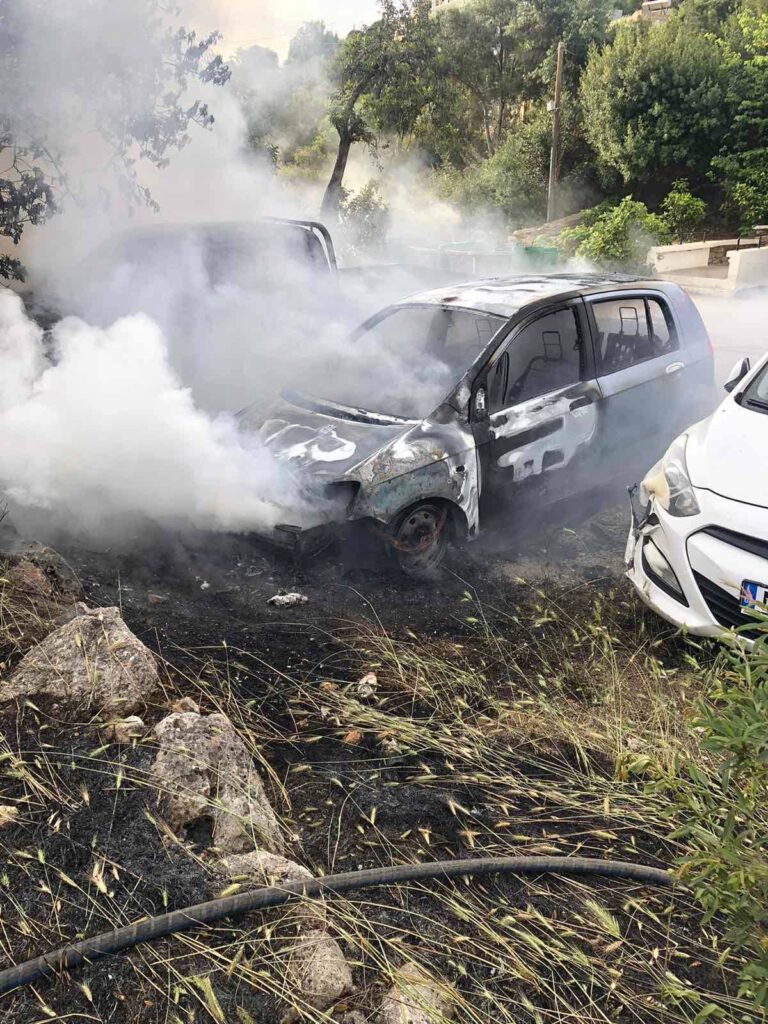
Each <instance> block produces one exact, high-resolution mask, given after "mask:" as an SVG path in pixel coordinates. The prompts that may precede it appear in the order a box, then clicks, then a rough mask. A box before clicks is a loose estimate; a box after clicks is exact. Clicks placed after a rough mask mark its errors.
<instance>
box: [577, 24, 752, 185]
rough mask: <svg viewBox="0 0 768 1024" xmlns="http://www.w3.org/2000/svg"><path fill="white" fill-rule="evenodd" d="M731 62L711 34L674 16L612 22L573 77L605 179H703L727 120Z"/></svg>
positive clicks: (653, 181)
mask: <svg viewBox="0 0 768 1024" xmlns="http://www.w3.org/2000/svg"><path fill="white" fill-rule="evenodd" d="M732 64H733V61H732V59H731V58H730V57H729V55H728V53H726V52H725V51H724V49H723V47H722V46H721V45H720V43H719V42H718V40H717V39H715V38H714V37H712V36H709V35H705V34H704V33H702V32H701V31H699V30H698V29H697V28H695V27H694V26H692V25H690V24H689V23H688V22H687V21H686V20H684V19H682V18H680V17H672V18H670V19H669V20H668V21H666V22H664V23H663V24H661V25H650V26H649V25H647V24H636V23H633V24H630V25H626V26H622V27H620V28H619V30H618V31H617V33H616V39H615V41H614V42H613V44H612V45H610V46H608V47H606V48H605V49H604V50H603V51H602V52H600V53H598V52H594V53H593V55H592V58H591V59H590V62H589V64H588V65H587V68H586V70H585V72H584V76H583V78H582V84H581V102H582V104H583V107H584V122H585V125H586V127H587V137H588V139H589V141H590V143H591V145H592V146H593V148H594V150H595V153H596V154H597V158H598V161H599V164H600V166H601V169H602V171H603V176H604V180H605V181H606V183H608V184H610V183H612V182H613V181H615V180H617V179H618V180H620V181H622V182H623V183H625V184H628V185H631V186H637V185H641V186H645V187H646V188H648V187H649V186H654V185H655V184H656V183H658V182H659V181H662V182H663V181H673V180H675V179H676V178H678V177H681V176H683V175H686V174H687V175H690V176H691V177H695V178H696V179H698V181H699V182H702V181H705V180H706V177H707V172H708V170H709V167H710V164H711V161H712V159H713V158H714V157H715V156H716V155H717V154H718V153H719V152H720V150H721V148H722V145H723V139H724V138H725V137H726V136H727V133H728V131H729V129H730V127H731V124H732V120H733V115H734V109H733V107H734V104H733V97H732V94H731V91H730V76H731V74H732Z"/></svg>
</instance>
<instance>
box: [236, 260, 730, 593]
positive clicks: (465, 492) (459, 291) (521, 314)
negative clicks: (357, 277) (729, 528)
mask: <svg viewBox="0 0 768 1024" xmlns="http://www.w3.org/2000/svg"><path fill="white" fill-rule="evenodd" d="M349 352H350V357H349V359H348V360H346V361H345V362H343V363H342V362H340V365H339V367H338V373H337V376H338V382H337V384H336V385H335V386H334V387H333V388H330V389H329V388H327V387H326V388H325V390H326V391H328V392H329V393H327V394H322V395H321V394H315V395H307V394H300V393H295V392H294V393H291V392H286V393H284V394H283V397H282V401H281V402H280V403H279V404H278V405H276V406H275V407H274V408H273V409H272V410H271V412H270V414H269V415H268V417H267V418H266V419H264V417H263V416H262V415H261V414H260V413H259V412H258V410H257V408H256V407H252V408H250V409H246V410H244V411H243V413H241V425H242V426H243V427H244V428H246V429H251V430H258V432H259V435H260V437H261V439H262V441H263V442H264V443H265V444H266V445H267V446H268V447H269V448H270V449H271V450H272V451H273V453H274V454H275V455H276V457H277V458H278V459H280V460H284V461H286V462H288V463H291V464H293V465H294V466H295V467H296V468H297V470H299V471H300V472H301V473H302V474H305V475H306V478H307V479H308V480H309V479H311V480H312V481H313V482H314V485H315V486H316V487H317V485H318V484H319V485H321V487H322V489H323V493H324V495H325V496H326V497H327V498H328V499H329V500H328V502H327V503H326V502H318V506H317V507H318V512H317V520H318V521H316V522H311V523H308V522H295V523H290V522H288V523H285V524H283V525H280V526H278V527H277V529H276V530H275V531H274V533H273V534H272V535H271V539H273V540H278V541H281V542H282V543H285V544H288V545H292V546H295V547H297V548H301V547H302V546H303V545H304V544H307V543H312V542H313V541H314V539H315V538H316V537H317V536H318V534H319V535H321V536H324V535H326V534H327V533H328V532H329V531H337V530H339V528H340V527H342V526H343V524H349V523H353V522H366V523H368V524H369V525H371V526H373V527H374V528H375V529H377V530H378V531H380V532H381V534H382V535H383V536H384V537H385V539H386V540H387V542H388V544H389V546H390V548H391V550H392V552H393V553H394V555H395V557H396V558H397V560H398V562H399V563H400V565H401V567H402V568H403V569H404V570H405V571H406V572H407V573H409V574H412V575H417V576H418V575H428V574H429V573H431V572H432V571H434V569H435V568H436V567H437V566H438V565H439V564H440V562H441V561H442V559H443V557H444V555H445V552H446V548H447V546H448V544H449V543H450V542H451V541H455V542H462V541H464V540H471V539H473V538H475V537H477V535H478V533H479V531H480V528H481V525H482V524H483V521H484V516H485V510H486V508H487V507H488V506H489V505H490V504H492V503H493V504H496V503H498V502H500V501H501V502H508V503H509V507H510V509H511V514H512V515H514V509H515V507H516V506H518V504H519V503H521V502H522V501H523V498H524V496H525V495H526V494H527V495H528V496H531V495H532V496H533V498H534V500H535V501H536V502H537V503H548V502H553V501H557V500H559V499H563V498H567V497H569V496H576V495H578V494H580V493H582V492H585V491H587V490H592V489H594V488H596V487H597V486H599V485H600V483H601V482H603V481H605V482H608V481H610V480H615V479H616V478H617V477H619V478H620V479H622V480H623V481H626V482H631V481H632V480H633V479H634V477H633V472H634V469H635V467H636V466H645V465H647V464H648V462H649V461H652V459H653V458H656V457H657V456H658V455H660V454H661V453H662V452H663V451H664V449H665V448H666V446H667V444H668V443H669V442H670V441H671V440H672V439H673V438H674V437H675V436H676V435H677V433H679V431H680V429H681V428H682V427H683V426H684V425H685V424H686V423H688V422H690V421H691V419H693V418H696V417H697V416H703V415H706V414H708V413H709V412H710V411H711V409H712V407H713V403H714V373H713V359H712V346H711V343H710V341H709V338H708V336H707V333H706V329H705V327H704V324H703V322H702V320H701V317H700V316H699V314H698V312H697V310H696V308H695V306H694V305H693V303H692V302H691V300H690V299H689V298H688V296H687V295H686V294H685V292H683V291H682V289H681V288H679V287H678V286H677V285H674V284H670V283H667V282H663V281H643V280H633V279H628V278H621V279H620V278H617V277H599V276H591V275H577V276H572V275H557V274H556V275H551V276H541V277H533V276H525V277H513V278H504V279H492V280H485V281H478V282H471V283H467V284H463V285H458V286H456V285H451V286H448V287H447V288H442V289H440V290H438V291H431V292H427V293H424V294H421V295H417V296H415V297H413V298H409V299H407V300H406V301H403V302H400V303H397V304H396V305H393V306H390V307H388V308H386V309H384V310H383V311H382V312H380V313H378V314H377V315H376V316H374V317H373V318H371V319H370V320H368V321H367V322H366V323H365V324H363V326H362V327H361V328H359V330H358V331H357V332H356V334H355V335H354V337H353V341H352V345H351V347H350V348H349Z"/></svg>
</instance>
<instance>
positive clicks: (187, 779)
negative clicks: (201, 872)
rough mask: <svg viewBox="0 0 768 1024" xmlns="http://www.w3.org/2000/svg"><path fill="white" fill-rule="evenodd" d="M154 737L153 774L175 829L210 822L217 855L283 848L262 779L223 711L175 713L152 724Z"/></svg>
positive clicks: (180, 830) (170, 822) (167, 818)
mask: <svg viewBox="0 0 768 1024" xmlns="http://www.w3.org/2000/svg"><path fill="white" fill-rule="evenodd" d="M155 736H156V738H157V740H158V743H159V745H160V749H159V751H158V753H157V756H156V757H155V760H154V763H153V765H152V776H153V781H154V784H155V786H156V787H157V789H158V791H159V796H160V806H161V808H162V811H163V814H164V815H165V817H166V820H167V821H168V824H169V825H170V827H171V828H172V829H173V830H174V832H176V833H178V834H179V835H181V834H183V833H184V832H185V830H186V829H187V828H189V826H190V825H193V824H196V823H198V822H202V821H210V822H211V823H212V841H213V844H214V846H216V847H217V848H218V849H219V850H221V852H222V853H225V854H229V853H244V852H246V851H248V850H253V849H254V848H256V847H259V848H262V849H266V850H268V851H270V852H271V853H281V852H282V850H283V846H284V843H283V837H282V834H281V832H280V825H279V823H278V820H277V817H276V816H275V812H274V811H273V810H272V807H271V805H270V803H269V800H268V799H267V796H266V793H265V792H264V786H263V783H262V781H261V779H260V778H259V775H258V773H257V772H256V770H255V768H254V766H253V762H252V760H251V755H250V754H249V752H248V749H247V748H246V746H245V744H244V743H243V741H242V740H241V739H240V737H239V736H238V735H237V732H236V731H235V728H234V726H233V725H232V723H231V722H230V721H229V719H228V718H227V717H226V716H225V715H208V716H207V717H203V716H201V715H199V714H196V713H195V712H193V711H186V712H181V713H174V714H171V715H168V717H167V718H164V719H163V720H162V721H161V722H159V723H158V724H157V725H156V726H155Z"/></svg>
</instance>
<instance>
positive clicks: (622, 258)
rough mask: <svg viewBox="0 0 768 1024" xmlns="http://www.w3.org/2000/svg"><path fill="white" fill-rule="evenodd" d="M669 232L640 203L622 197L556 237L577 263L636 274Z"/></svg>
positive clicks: (657, 218) (665, 239) (601, 207)
mask: <svg viewBox="0 0 768 1024" xmlns="http://www.w3.org/2000/svg"><path fill="white" fill-rule="evenodd" d="M669 236H670V233H669V228H668V226H667V224H666V223H665V221H664V220H663V219H662V218H661V217H659V216H658V215H657V214H655V213H650V212H649V211H648V208H647V207H646V205H645V204H644V203H640V202H637V201H636V200H634V199H633V198H632V197H631V196H626V197H625V198H624V199H622V200H621V202H620V203H618V204H616V205H606V204H602V205H601V206H600V207H597V208H596V210H595V211H592V212H591V213H590V214H589V215H587V216H586V217H585V219H584V221H583V223H582V224H581V225H580V226H579V227H577V228H571V229H568V230H566V231H564V232H563V233H562V235H561V236H560V244H561V246H563V247H565V248H566V249H567V247H568V246H570V247H571V249H572V250H573V248H574V246H575V254H576V256H577V257H578V258H579V259H584V260H588V261H589V262H590V263H594V264H595V265H596V266H598V267H601V268H604V269H608V270H638V269H640V268H642V267H644V266H645V264H646V256H647V253H648V250H649V249H650V248H651V247H652V246H654V245H659V244H662V243H664V242H667V241H668V240H669Z"/></svg>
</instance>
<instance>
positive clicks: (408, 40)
mask: <svg viewBox="0 0 768 1024" xmlns="http://www.w3.org/2000/svg"><path fill="white" fill-rule="evenodd" d="M429 6H430V5H429V2H428V0H382V16H381V18H380V19H379V21H377V22H374V24H373V25H370V26H369V27H368V28H366V29H364V30H363V31H360V32H351V33H350V34H349V35H348V36H347V37H346V39H345V40H344V42H343V43H342V45H341V48H340V50H339V52H338V54H337V56H336V58H335V60H334V62H333V66H332V68H331V73H332V77H333V80H334V82H335V84H336V91H335V93H334V96H333V98H332V102H331V107H330V119H331V123H332V124H333V127H334V128H335V130H336V132H337V134H338V137H339V142H338V150H337V153H336V161H335V164H334V167H333V171H332V173H331V178H330V181H329V183H328V188H327V189H326V193H325V198H324V199H323V213H324V214H332V213H335V212H336V211H337V210H338V206H339V200H340V198H341V195H342V192H341V190H342V187H343V182H344V174H345V172H346V169H347V163H348V161H349V154H350V151H351V149H352V146H353V145H354V144H355V143H358V142H366V143H368V144H373V143H374V141H375V134H374V133H375V131H376V130H389V131H392V132H396V133H398V134H401V135H402V134H404V133H405V132H406V131H408V130H409V129H410V128H411V127H412V126H413V124H414V123H415V121H416V119H417V118H418V115H419V113H420V111H421V108H422V105H423V103H424V100H425V96H426V92H427V89H428V76H429V75H430V73H434V70H435V67H436V61H437V53H436V47H435V45H434V31H433V24H432V20H431V18H430V16H429Z"/></svg>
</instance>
